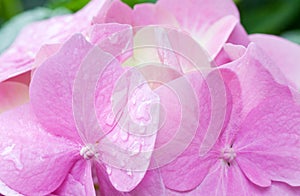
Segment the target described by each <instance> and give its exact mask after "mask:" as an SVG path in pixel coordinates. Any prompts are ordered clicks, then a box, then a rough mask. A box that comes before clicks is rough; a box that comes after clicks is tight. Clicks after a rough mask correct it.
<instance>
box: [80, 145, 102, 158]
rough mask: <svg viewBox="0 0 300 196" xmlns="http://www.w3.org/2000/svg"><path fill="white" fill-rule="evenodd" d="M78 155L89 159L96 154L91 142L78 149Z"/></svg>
mask: <svg viewBox="0 0 300 196" xmlns="http://www.w3.org/2000/svg"><path fill="white" fill-rule="evenodd" d="M80 155H81V156H82V157H83V158H84V159H86V160H90V159H92V158H94V157H97V156H98V153H97V150H96V148H95V146H94V145H93V144H87V145H85V146H84V147H82V149H81V150H80Z"/></svg>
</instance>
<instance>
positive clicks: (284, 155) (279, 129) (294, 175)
mask: <svg viewBox="0 0 300 196" xmlns="http://www.w3.org/2000/svg"><path fill="white" fill-rule="evenodd" d="M299 122H300V108H299V106H297V105H296V104H295V103H294V102H293V101H292V97H291V94H290V92H289V91H288V89H286V88H283V89H282V92H281V93H280V94H278V95H277V96H276V97H271V98H268V99H266V100H265V101H263V102H262V103H261V104H259V105H258V106H257V107H256V108H255V109H253V111H251V113H250V114H249V115H248V116H247V118H246V119H245V121H244V123H243V124H242V126H241V128H240V131H239V132H238V134H237V136H236V138H235V141H236V144H234V145H236V146H234V148H235V149H236V151H237V152H238V155H237V161H238V163H239V165H240V167H241V168H242V170H243V171H244V173H245V174H246V176H247V177H248V178H249V179H250V180H251V181H252V182H253V183H255V184H257V185H259V186H269V185H270V184H271V180H273V181H280V182H285V183H287V184H289V185H291V186H299V185H300V180H299V174H300V170H299V167H298V166H299V164H300V157H299V148H300V144H299V138H300V132H299V127H300V123H299ZM257 174H259V176H260V178H258V177H257Z"/></svg>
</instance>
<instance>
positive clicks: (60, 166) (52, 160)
mask: <svg viewBox="0 0 300 196" xmlns="http://www.w3.org/2000/svg"><path fill="white" fill-rule="evenodd" d="M0 124H1V126H0V127H1V129H0V131H1V137H0V140H1V141H0V152H1V154H0V157H1V158H0V167H1V171H0V180H1V181H2V182H3V183H5V184H6V185H7V186H8V187H10V188H11V189H13V190H15V191H17V192H19V193H21V194H25V195H32V194H37V195H46V194H49V193H51V192H52V191H54V190H55V189H56V188H57V187H58V186H59V185H60V184H61V183H62V182H63V180H64V179H65V177H66V176H67V175H68V172H69V170H70V169H71V167H72V165H73V164H74V163H75V161H76V160H77V159H78V158H79V153H77V152H78V151H79V149H78V148H79V146H78V145H76V144H74V143H72V142H70V141H68V140H66V139H64V138H58V137H55V136H53V135H51V134H49V133H47V132H45V131H44V130H43V128H42V127H41V126H40V125H39V124H38V123H37V119H36V117H35V115H34V114H33V112H32V111H31V109H30V108H29V106H23V107H21V108H18V109H16V110H13V111H10V112H6V113H3V114H1V116H0ZM77 154H78V155H77Z"/></svg>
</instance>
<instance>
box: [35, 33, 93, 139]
mask: <svg viewBox="0 0 300 196" xmlns="http://www.w3.org/2000/svg"><path fill="white" fill-rule="evenodd" d="M91 47H92V46H91V45H90V44H89V43H88V42H87V41H86V40H85V39H84V37H83V36H81V35H79V34H77V35H74V36H73V37H72V38H71V39H70V40H68V41H67V42H66V43H65V44H64V45H63V46H62V48H61V49H60V51H59V52H58V53H56V54H55V55H54V56H52V57H51V58H49V59H48V60H47V61H45V62H44V63H43V64H42V65H41V66H40V67H39V69H37V70H36V72H35V74H34V77H33V79H32V83H31V87H30V99H31V105H32V108H33V110H34V112H35V113H36V115H37V117H38V120H39V122H40V123H41V124H42V125H43V126H44V127H45V129H46V130H47V131H49V132H50V133H53V134H54V135H59V136H64V137H66V138H69V139H74V140H78V141H79V136H78V133H77V131H76V126H75V122H74V117H73V110H72V90H73V85H74V80H75V77H76V73H77V71H78V69H79V67H80V63H81V61H82V60H83V58H84V57H85V56H86V54H87V52H88V51H89V50H90V49H91Z"/></svg>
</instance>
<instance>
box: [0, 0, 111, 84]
mask: <svg viewBox="0 0 300 196" xmlns="http://www.w3.org/2000/svg"><path fill="white" fill-rule="evenodd" d="M106 4H108V3H107V1H106V0H92V1H91V2H90V3H89V4H88V5H87V6H86V7H85V8H83V9H82V10H80V11H79V12H77V13H75V14H73V15H65V16H57V17H53V18H51V19H48V20H45V21H40V22H35V23H33V24H30V25H28V26H27V27H25V28H24V29H23V30H22V31H21V33H20V35H19V36H18V37H17V39H16V40H15V42H14V43H13V44H12V46H11V47H10V48H9V49H8V50H6V51H5V53H3V54H2V55H1V56H0V81H3V80H6V79H8V78H11V77H14V76H16V75H19V74H21V73H24V72H26V71H29V70H32V69H33V68H35V67H34V66H35V64H34V58H35V55H36V54H37V52H38V51H39V49H40V48H41V47H42V45H44V44H58V43H61V42H65V41H66V40H67V39H69V38H70V37H71V36H72V34H74V33H79V32H84V31H86V30H87V29H88V28H89V27H90V26H91V22H92V19H93V17H94V16H96V14H97V13H98V12H102V11H104V10H105V9H107V5H106ZM45 29H47V31H45Z"/></svg>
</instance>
